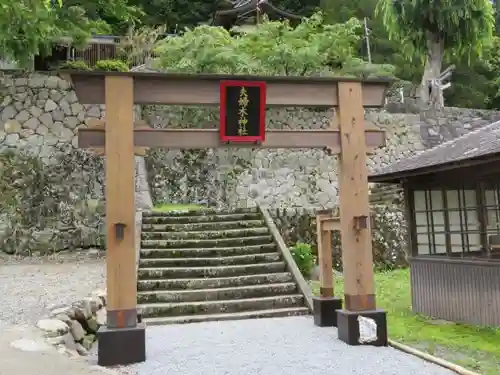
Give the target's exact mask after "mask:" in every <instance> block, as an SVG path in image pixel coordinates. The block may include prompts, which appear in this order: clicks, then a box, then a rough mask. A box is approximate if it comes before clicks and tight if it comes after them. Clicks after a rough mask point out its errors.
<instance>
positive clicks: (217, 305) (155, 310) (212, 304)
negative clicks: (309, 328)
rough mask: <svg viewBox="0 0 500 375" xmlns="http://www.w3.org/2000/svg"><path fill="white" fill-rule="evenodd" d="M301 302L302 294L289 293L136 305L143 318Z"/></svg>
mask: <svg viewBox="0 0 500 375" xmlns="http://www.w3.org/2000/svg"><path fill="white" fill-rule="evenodd" d="M303 303H304V297H303V296H302V295H300V294H291V295H283V296H272V297H261V298H245V299H238V300H221V301H198V302H180V303H147V304H140V305H138V308H140V309H141V310H142V316H143V317H144V318H151V317H160V316H179V315H195V314H220V313H236V312H242V311H252V310H270V309H280V308H290V307H302V306H303Z"/></svg>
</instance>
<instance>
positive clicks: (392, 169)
mask: <svg viewBox="0 0 500 375" xmlns="http://www.w3.org/2000/svg"><path fill="white" fill-rule="evenodd" d="M496 153H500V121H497V122H494V123H492V124H489V125H486V126H483V127H481V128H479V129H475V130H473V131H471V132H470V133H467V134H465V135H463V136H461V137H457V138H454V139H452V140H449V141H447V142H444V143H442V144H440V145H438V146H436V147H433V148H430V149H428V150H425V151H422V152H420V153H418V154H416V155H414V156H411V157H409V158H405V159H402V160H400V161H398V162H396V163H393V164H390V165H388V166H386V167H382V168H380V169H378V170H376V171H375V172H374V173H372V174H371V175H370V177H369V178H370V179H371V178H373V180H376V181H377V182H384V181H382V179H383V178H385V177H387V180H390V179H392V178H395V177H396V176H397V175H399V174H402V173H405V174H406V173H408V172H417V170H420V169H422V168H429V167H437V166H442V165H444V164H448V163H455V162H459V161H465V160H469V159H474V158H477V157H481V156H488V155H493V154H496Z"/></svg>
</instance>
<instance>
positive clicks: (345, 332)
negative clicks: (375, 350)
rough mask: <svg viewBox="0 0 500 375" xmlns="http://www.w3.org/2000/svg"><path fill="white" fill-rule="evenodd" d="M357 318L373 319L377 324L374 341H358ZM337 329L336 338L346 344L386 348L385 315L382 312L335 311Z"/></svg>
mask: <svg viewBox="0 0 500 375" xmlns="http://www.w3.org/2000/svg"><path fill="white" fill-rule="evenodd" d="M359 316H362V317H365V318H370V319H373V320H374V321H375V323H376V324H377V338H376V339H375V340H374V341H371V342H362V341H363V340H360V332H359V320H358V317H359ZM337 328H338V338H339V339H340V340H341V341H343V342H345V343H346V344H349V345H373V346H387V313H386V312H385V311H383V310H378V309H377V310H369V311H348V310H337Z"/></svg>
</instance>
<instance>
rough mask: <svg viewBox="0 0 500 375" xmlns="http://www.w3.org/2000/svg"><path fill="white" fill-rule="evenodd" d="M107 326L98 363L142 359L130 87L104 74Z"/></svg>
mask: <svg viewBox="0 0 500 375" xmlns="http://www.w3.org/2000/svg"><path fill="white" fill-rule="evenodd" d="M105 80H106V81H105V91H106V92H105V98H106V125H105V126H106V128H105V129H106V139H105V155H106V159H105V168H106V251H107V253H106V264H107V268H106V270H107V325H106V327H101V328H100V329H99V332H98V336H99V353H98V363H99V365H102V366H110V365H114V364H117V363H119V364H125V363H134V362H142V361H144V360H145V355H146V353H145V330H144V327H143V326H138V325H137V273H136V254H135V252H136V249H135V192H134V187H135V183H134V179H135V161H134V113H133V107H134V85H133V79H132V78H131V77H117V76H107V77H105Z"/></svg>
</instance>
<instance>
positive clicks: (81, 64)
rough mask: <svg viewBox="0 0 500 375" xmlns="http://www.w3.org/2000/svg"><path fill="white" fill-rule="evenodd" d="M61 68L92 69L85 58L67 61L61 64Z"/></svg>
mask: <svg viewBox="0 0 500 375" xmlns="http://www.w3.org/2000/svg"><path fill="white" fill-rule="evenodd" d="M59 69H72V70H92V69H90V68H89V66H88V65H87V63H86V62H85V61H83V60H75V61H65V62H63V63H62V64H61V65H59Z"/></svg>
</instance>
